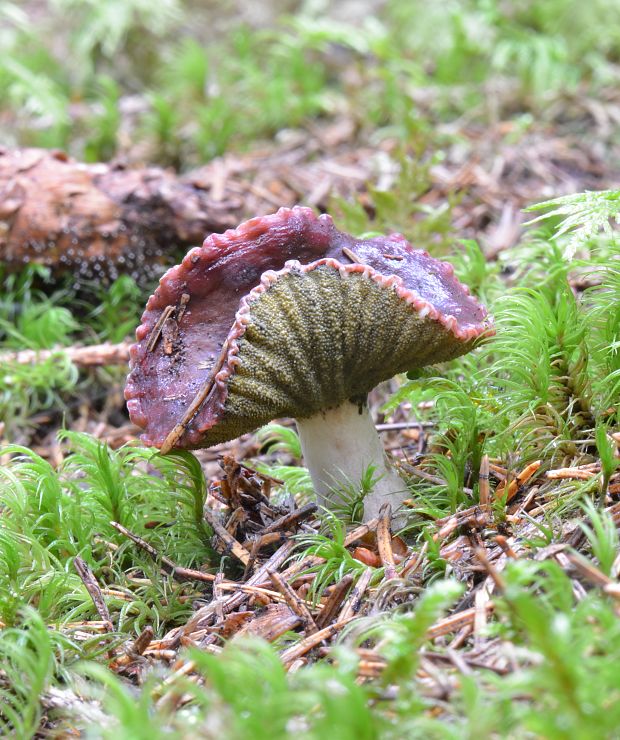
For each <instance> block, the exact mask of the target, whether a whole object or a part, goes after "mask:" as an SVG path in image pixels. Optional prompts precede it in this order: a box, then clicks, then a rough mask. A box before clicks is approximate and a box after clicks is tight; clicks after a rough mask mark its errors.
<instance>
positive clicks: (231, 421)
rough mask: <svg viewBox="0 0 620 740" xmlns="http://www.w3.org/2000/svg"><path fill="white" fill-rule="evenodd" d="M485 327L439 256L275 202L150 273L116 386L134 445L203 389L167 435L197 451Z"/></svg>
mask: <svg viewBox="0 0 620 740" xmlns="http://www.w3.org/2000/svg"><path fill="white" fill-rule="evenodd" d="M343 250H344V251H343ZM347 253H348V256H347ZM351 258H353V259H356V258H357V259H359V262H353V261H352V260H351ZM489 331H491V329H490V325H489V322H488V321H487V318H486V311H485V309H484V308H483V307H482V306H481V305H479V304H478V303H477V302H476V300H475V299H474V298H472V297H471V296H470V295H469V291H468V289H467V288H466V287H465V286H464V285H462V284H461V283H460V282H459V281H458V280H457V279H456V277H455V276H454V273H453V269H452V267H451V265H449V264H447V263H444V262H440V261H438V260H436V259H434V258H432V257H430V256H429V255H428V254H427V253H426V252H423V251H420V250H414V249H413V248H412V247H411V245H410V244H409V243H408V242H407V241H406V240H405V238H404V237H403V236H401V235H399V234H393V235H390V236H385V237H377V238H374V239H368V240H359V239H355V238H354V237H352V236H349V235H347V234H344V233H342V232H340V231H338V230H337V229H336V228H335V226H334V225H333V222H332V219H331V218H330V217H329V216H327V215H322V216H318V217H317V216H316V215H315V214H314V213H313V211H312V210H310V209H309V208H301V207H295V208H292V209H284V208H282V209H280V210H279V211H278V212H277V213H276V214H274V215H271V216H265V217H262V218H255V219H252V220H250V221H247V222H246V223H244V224H242V225H241V226H239V227H238V228H237V229H235V230H232V231H227V232H225V233H224V234H222V235H215V234H213V235H211V236H209V237H208V238H207V239H206V240H205V242H204V245H203V246H202V247H201V248H195V249H192V250H191V251H190V252H189V253H188V254H187V256H186V257H185V258H184V260H183V262H182V263H181V264H180V265H177V266H176V267H173V268H172V269H171V270H169V271H168V272H167V273H166V274H165V275H164V277H163V278H162V279H161V280H160V285H159V287H158V288H157V290H156V291H155V293H154V295H152V296H151V297H150V299H149V301H148V303H147V306H146V311H145V312H144V315H143V317H142V324H141V325H140V326H139V327H138V330H137V332H136V336H137V340H138V341H137V343H136V344H135V345H133V347H132V349H131V373H130V375H129V378H128V382H127V387H126V390H125V396H126V398H127V406H128V409H129V413H130V416H131V419H132V420H133V421H134V423H136V424H138V425H139V426H140V427H142V428H143V429H144V430H145V432H144V434H143V436H142V439H143V441H144V442H145V443H147V444H150V445H156V446H161V445H162V444H163V442H164V440H165V439H166V437H167V436H168V434H169V433H170V432H171V430H172V429H173V428H174V427H175V426H176V425H178V424H179V422H181V421H182V420H183V419H184V417H187V411H188V408H189V407H190V405H191V404H192V402H193V401H194V399H195V398H196V396H197V394H199V392H200V391H201V390H202V392H203V394H204V392H205V391H208V394H207V396H206V399H204V400H203V401H202V402H201V403H199V404H197V405H196V408H195V414H194V415H193V416H192V418H191V419H190V420H188V423H187V424H186V426H185V429H184V432H183V434H182V435H181V436H180V437H179V439H178V441H177V442H176V444H175V446H177V447H189V448H191V447H208V446H209V445H212V444H217V443H218V442H222V441H225V440H228V439H233V438H234V437H236V436H239V435H240V434H243V433H245V432H248V431H252V430H253V429H256V428H257V427H259V426H260V425H262V424H264V423H266V422H268V421H270V420H271V419H273V418H275V417H278V416H293V417H298V418H306V417H310V416H312V415H314V414H316V413H318V412H319V411H321V410H322V409H325V408H330V407H334V406H337V405H339V404H341V403H342V402H343V401H345V400H347V399H351V398H357V397H365V395H366V393H367V392H368V391H369V390H370V389H371V388H373V387H374V386H375V385H376V384H377V383H379V382H380V381H382V380H386V379H388V378H391V377H392V376H393V375H395V374H396V373H398V372H403V371H405V370H407V369H410V368H414V367H421V366H423V365H430V364H433V363H435V362H440V361H443V360H448V359H451V358H453V357H457V356H458V355H461V354H464V353H465V352H468V351H469V350H470V349H471V347H472V345H473V342H474V340H475V339H476V338H477V337H479V336H480V335H481V334H483V333H487V332H489Z"/></svg>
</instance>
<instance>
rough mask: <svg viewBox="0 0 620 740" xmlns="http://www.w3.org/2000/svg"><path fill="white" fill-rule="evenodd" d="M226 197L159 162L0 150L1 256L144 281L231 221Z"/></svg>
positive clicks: (7, 261) (1, 258)
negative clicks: (130, 165) (165, 260)
mask: <svg viewBox="0 0 620 740" xmlns="http://www.w3.org/2000/svg"><path fill="white" fill-rule="evenodd" d="M233 224H234V221H233V220H231V217H230V211H229V210H227V208H226V204H225V203H217V202H214V201H213V200H212V198H210V196H209V194H208V193H207V192H206V191H205V190H204V189H203V188H201V187H200V186H199V185H197V184H194V183H193V182H190V181H187V180H182V179H180V178H178V177H177V176H175V175H174V174H173V173H172V172H169V171H167V170H163V169H161V168H158V167H147V168H139V169H138V168H136V169H125V168H124V167H122V166H120V165H107V164H82V163H80V162H76V161H75V160H74V159H71V158H70V157H68V156H67V155H66V154H64V153H62V152H60V151H47V150H44V149H14V150H11V149H0V262H3V263H5V264H8V265H11V264H23V263H28V262H35V263H38V264H43V265H48V266H50V267H52V268H54V269H63V268H65V269H69V270H73V271H74V272H75V273H76V274H77V275H79V276H81V277H83V278H95V277H100V276H103V275H106V276H109V277H111V278H113V277H115V276H116V274H117V273H118V272H119V271H122V272H128V273H129V274H131V275H132V276H133V277H135V278H136V279H139V280H141V281H143V280H144V279H145V277H148V276H150V275H153V274H154V270H155V269H156V268H157V264H158V262H160V261H161V258H162V257H163V256H164V255H166V254H169V253H170V252H171V251H172V250H174V249H175V248H177V247H187V246H189V245H193V244H201V243H202V240H203V239H204V237H205V235H206V234H208V233H211V232H213V231H222V230H224V229H226V228H228V227H229V226H232V225H233Z"/></svg>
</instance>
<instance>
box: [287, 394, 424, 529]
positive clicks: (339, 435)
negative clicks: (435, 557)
mask: <svg viewBox="0 0 620 740" xmlns="http://www.w3.org/2000/svg"><path fill="white" fill-rule="evenodd" d="M297 428H298V430H299V437H300V439H301V449H302V451H303V455H304V460H305V464H306V467H307V468H308V470H309V471H310V475H311V477H312V482H313V483H314V488H315V490H316V492H317V495H318V500H319V503H320V504H321V505H323V506H326V507H327V508H333V503H334V502H337V501H338V495H337V489H338V488H339V487H341V486H345V487H350V485H351V484H352V483H353V484H354V485H355V486H356V487H357V486H359V483H360V481H361V479H362V476H363V475H364V473H365V472H366V470H367V468H368V466H369V465H373V466H374V468H375V470H374V473H373V477H374V478H377V477H380V480H379V481H378V482H377V483H376V484H375V486H374V488H373V490H372V492H371V493H369V494H368V495H367V496H366V498H365V499H364V521H368V520H369V519H372V518H373V517H375V516H377V514H378V513H379V509H380V508H381V505H382V504H384V503H385V502H389V503H390V504H391V505H392V512H395V511H396V509H397V508H398V507H399V506H400V504H402V502H403V501H404V499H406V498H408V496H409V492H408V490H407V486H406V485H405V483H404V481H403V480H402V478H401V477H400V476H399V475H398V473H396V471H395V470H394V468H392V466H391V465H390V463H389V462H388V459H387V457H386V454H385V451H384V449H383V445H382V444H381V440H380V439H379V436H378V434H377V430H376V429H375V425H374V423H373V420H372V417H371V415H370V411H369V410H368V406H367V405H366V404H363V405H359V404H353V403H351V402H349V401H345V403H343V404H342V405H341V406H338V407H336V408H333V409H328V410H326V411H323V412H321V413H319V414H316V415H315V416H311V417H310V418H309V419H297ZM334 489H336V493H334Z"/></svg>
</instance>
